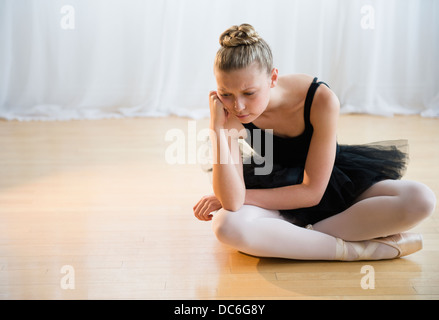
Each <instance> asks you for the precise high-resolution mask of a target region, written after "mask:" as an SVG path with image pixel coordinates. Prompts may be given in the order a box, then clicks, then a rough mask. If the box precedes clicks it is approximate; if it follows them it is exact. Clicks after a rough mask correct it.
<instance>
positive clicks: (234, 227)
mask: <svg viewBox="0 0 439 320" xmlns="http://www.w3.org/2000/svg"><path fill="white" fill-rule="evenodd" d="M237 214H238V212H233V211H228V210H225V209H220V210H218V212H217V213H215V215H214V217H213V220H212V230H213V232H214V233H215V236H216V237H217V239H218V240H219V241H220V242H223V243H225V244H228V245H233V244H235V243H236V242H237V241H239V239H241V238H242V232H241V228H240V227H239V223H238V221H237V219H236V215H237Z"/></svg>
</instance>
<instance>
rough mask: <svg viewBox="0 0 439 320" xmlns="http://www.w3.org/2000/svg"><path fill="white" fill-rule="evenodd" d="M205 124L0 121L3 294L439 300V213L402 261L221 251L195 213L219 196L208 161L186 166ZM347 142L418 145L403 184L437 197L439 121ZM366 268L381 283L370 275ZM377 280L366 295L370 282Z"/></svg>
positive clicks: (412, 119) (410, 121) (394, 121)
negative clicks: (206, 199)
mask: <svg viewBox="0 0 439 320" xmlns="http://www.w3.org/2000/svg"><path fill="white" fill-rule="evenodd" d="M207 126H208V120H207V119H205V120H199V121H196V122H195V121H193V120H188V119H182V118H174V117H170V118H156V119H152V118H146V119H145V118H144V119H122V120H99V121H71V122H6V121H0V299H438V298H439V215H438V210H436V213H435V215H434V216H433V217H432V218H429V219H428V220H427V221H425V222H423V223H422V224H421V225H419V226H417V227H416V228H415V230H416V231H418V232H422V233H423V235H424V239H425V245H424V250H423V251H421V252H418V253H416V254H414V255H411V256H408V257H406V258H402V259H397V260H391V261H379V262H351V263H348V262H320V261H316V262H304V261H288V260H281V259H258V258H255V257H250V256H247V255H244V254H241V253H238V252H236V251H235V250H233V249H231V248H229V247H227V246H224V245H222V244H220V243H219V242H218V241H217V240H216V238H215V237H214V235H213V233H212V232H211V223H210V222H200V221H198V220H196V219H195V218H194V217H193V213H192V206H193V205H194V204H195V203H196V202H197V201H198V199H199V198H200V197H201V196H202V195H204V194H207V193H211V190H212V189H211V185H210V181H209V177H208V175H207V174H206V173H204V172H203V171H202V170H201V165H200V164H199V163H195V164H194V163H188V162H193V161H192V160H193V159H192V158H191V157H192V156H191V154H188V151H190V150H192V151H193V150H195V151H199V150H202V143H201V142H197V143H196V144H195V141H194V140H193V139H192V138H193V137H194V132H195V133H198V132H200V131H201V130H202V129H204V128H206V127H207ZM171 129H174V131H169V130H171ZM175 129H180V130H181V131H176V130H175ZM178 132H180V133H181V134H185V135H186V138H187V140H186V141H187V143H186V147H185V149H182V150H180V156H181V155H182V154H181V152H182V151H185V152H186V154H185V155H183V159H185V162H186V163H185V164H171V163H170V161H171V160H172V159H171V158H170V156H172V155H173V154H174V155H176V153H172V152H170V151H172V150H173V149H172V148H173V147H175V146H176V144H175V140H170V141H169V139H168V141H167V140H166V139H165V138H166V136H167V134H168V138H169V137H176V136H173V135H172V134H175V133H178ZM191 137H192V138H191ZM338 137H339V142H340V143H365V142H372V141H377V140H387V139H400V138H406V139H409V141H410V148H411V164H410V167H409V170H408V172H407V175H406V177H405V178H406V179H414V180H418V181H421V182H424V183H426V184H428V185H429V186H430V187H431V188H432V189H433V190H434V191H435V193H436V194H437V195H439V119H426V118H421V117H418V116H398V117H394V118H382V117H373V116H365V115H344V116H342V117H341V119H340V129H339V134H338ZM191 139H192V140H191ZM174 151H175V150H174ZM200 152H201V151H200ZM166 155H167V156H168V157H166ZM304 245H306V244H304ZM366 265H369V266H371V267H372V268H373V271H374V275H373V274H372V273H371V272H370V271H371V270H372V269H368V271H367V272H366V273H361V270H362V267H363V266H366ZM372 276H374V279H375V288H374V289H372V288H369V289H368V288H367V287H364V284H365V283H366V284H368V285H370V284H371V282H370V281H369V282H364V281H363V282H362V279H363V277H368V278H367V279H369V280H370V279H371V277H372ZM365 279H366V278H364V279H363V280H365ZM362 283H363V287H362Z"/></svg>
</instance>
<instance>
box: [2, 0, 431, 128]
mask: <svg viewBox="0 0 439 320" xmlns="http://www.w3.org/2000/svg"><path fill="white" fill-rule="evenodd" d="M244 22H246V23H251V24H252V25H254V27H255V28H256V30H258V32H259V33H260V34H261V36H262V37H264V39H265V40H266V41H267V42H268V43H269V44H270V45H271V47H272V49H273V53H274V60H275V64H276V66H277V67H278V68H279V71H280V74H281V75H282V74H288V73H308V74H311V75H313V76H318V77H319V78H320V79H322V80H323V81H325V82H327V83H328V84H329V85H330V86H331V88H332V89H333V90H334V91H335V93H336V94H337V95H338V97H339V99H340V102H341V104H342V109H341V110H342V112H345V113H348V112H353V113H369V114H379V115H392V114H421V115H423V116H431V117H437V116H439V73H438V72H437V71H438V70H439V65H438V61H439V1H436V0H386V1H379V0H270V1H267V0H233V1H231V0H211V1H206V0H160V1H155V0H69V1H67V0H0V117H1V118H4V119H9V120H12V119H17V120H70V119H102V118H120V117H142V116H166V115H171V114H173V115H178V116H186V117H192V118H200V117H206V116H208V115H209V109H208V99H207V96H208V92H209V91H210V90H212V89H215V87H216V84H215V79H214V77H213V58H214V55H215V52H216V50H217V49H218V46H219V44H218V37H219V35H220V34H221V32H222V31H224V30H225V29H226V28H228V27H229V26H231V25H235V24H241V23H244Z"/></svg>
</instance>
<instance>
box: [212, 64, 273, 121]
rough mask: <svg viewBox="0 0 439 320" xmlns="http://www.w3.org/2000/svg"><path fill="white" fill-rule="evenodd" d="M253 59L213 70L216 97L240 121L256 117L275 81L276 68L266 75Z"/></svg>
mask: <svg viewBox="0 0 439 320" xmlns="http://www.w3.org/2000/svg"><path fill="white" fill-rule="evenodd" d="M260 69H261V68H260V67H259V65H258V64H257V63H253V64H252V65H250V66H248V67H247V68H244V69H238V70H233V71H221V70H215V77H216V82H217V86H218V92H217V93H218V97H219V99H220V100H221V102H222V103H223V104H224V107H225V108H226V110H227V111H228V112H229V113H230V114H233V115H235V116H236V117H237V118H238V119H239V120H240V121H241V123H250V122H252V121H254V120H256V119H257V118H258V117H259V116H260V115H261V114H262V113H263V112H264V111H265V109H266V108H267V106H268V102H269V101H270V89H271V88H274V87H275V86H276V83H277V77H278V71H277V69H273V70H272V72H271V74H270V75H267V72H266V71H265V70H260Z"/></svg>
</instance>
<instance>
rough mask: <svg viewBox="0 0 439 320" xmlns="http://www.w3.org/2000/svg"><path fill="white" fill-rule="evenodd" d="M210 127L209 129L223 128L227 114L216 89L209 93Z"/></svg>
mask: <svg viewBox="0 0 439 320" xmlns="http://www.w3.org/2000/svg"><path fill="white" fill-rule="evenodd" d="M209 107H210V127H211V129H213V130H215V129H223V128H224V126H225V125H226V123H227V119H228V116H229V113H228V111H227V110H226V108H225V107H224V104H223V103H222V102H221V100H220V98H219V97H218V94H217V92H216V91H211V92H210V93H209Z"/></svg>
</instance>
